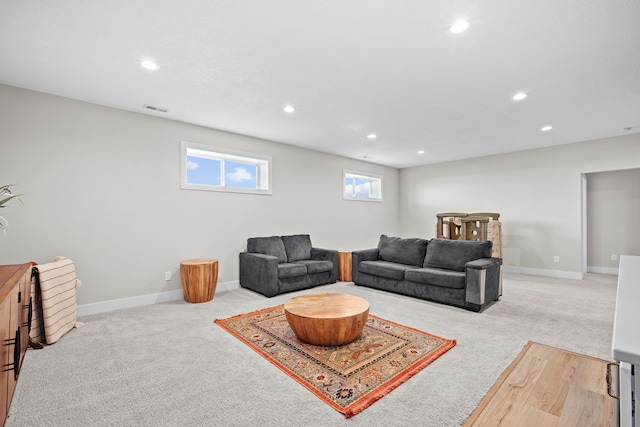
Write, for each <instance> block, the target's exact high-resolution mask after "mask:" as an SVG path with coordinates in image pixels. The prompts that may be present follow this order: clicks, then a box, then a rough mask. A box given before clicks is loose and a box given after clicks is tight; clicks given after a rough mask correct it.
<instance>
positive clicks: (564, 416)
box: [463, 342, 615, 427]
mask: <svg viewBox="0 0 640 427" xmlns="http://www.w3.org/2000/svg"><path fill="white" fill-rule="evenodd" d="M606 374H607V361H605V360H601V359H596V358H593V357H589V356H584V355H581V354H577V353H572V352H569V351H565V350H560V349H557V348H554V347H549V346H546V345H543V344H538V343H534V342H528V343H527V344H526V345H525V346H524V348H523V349H522V351H521V352H520V354H519V355H518V356H517V357H516V358H515V360H514V361H513V362H512V363H511V365H510V366H509V367H508V368H507V369H506V370H505V371H504V372H503V373H502V375H501V376H500V378H498V380H497V381H496V383H495V384H494V385H493V387H491V389H490V390H489V392H488V393H487V395H486V396H485V397H484V398H483V399H482V401H481V402H480V404H479V405H478V407H477V408H476V410H475V411H474V412H473V413H472V414H471V416H470V417H469V418H468V419H467V420H466V421H465V423H464V424H463V426H464V427H471V426H474V427H479V426H492V427H495V426H505V427H506V426H508V427H511V426H518V427H523V426H532V427H534V426H535V427H546V426H554V427H555V426H576V427H578V426H580V427H586V426H594V427H609V426H613V424H614V415H613V411H614V408H615V400H614V399H613V398H612V397H610V396H609V395H608V394H607V384H606Z"/></svg>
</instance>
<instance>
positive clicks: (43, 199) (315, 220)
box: [0, 85, 399, 304]
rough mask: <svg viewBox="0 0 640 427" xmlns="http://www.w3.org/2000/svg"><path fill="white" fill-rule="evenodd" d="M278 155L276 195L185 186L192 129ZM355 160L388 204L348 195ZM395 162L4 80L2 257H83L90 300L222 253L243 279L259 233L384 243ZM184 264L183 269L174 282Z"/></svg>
mask: <svg viewBox="0 0 640 427" xmlns="http://www.w3.org/2000/svg"><path fill="white" fill-rule="evenodd" d="M181 140H187V141H191V142H195V143H201V144H209V145H213V146H220V147H226V148H230V149H234V150H240V151H246V152H251V153H256V154H265V155H270V156H272V157H273V195H272V196H264V195H249V194H236V193H217V192H207V191H190V190H181V189H180V141H181ZM343 168H346V169H351V170H356V171H362V172H369V173H372V174H377V175H382V176H383V177H384V188H383V190H384V198H385V201H384V203H367V202H352V201H343V200H342V170H343ZM398 176H399V173H398V171H397V170H396V169H393V168H388V167H383V166H378V165H373V164H370V163H366V162H361V161H357V160H352V159H347V158H343V157H338V156H334V155H329V154H323V153H318V152H313V151H309V150H304V149H300V148H295V147H292V146H287V145H283V144H277V143H273V142H269V141H264V140H260V139H255V138H250V137H245V136H240V135H235V134H230V133H225V132H221V131H216V130H212V129H208V128H204V127H199V126H193V125H188V124H185V123H179V122H174V121H170V120H166V119H161V118H157V117H153V116H150V115H145V114H136V113H131V112H125V111H121V110H116V109H112V108H107V107H101V106H97V105H93V104H88V103H82V102H78V101H74V100H70V99H65V98H60V97H56V96H51V95H46V94H42V93H37V92H31V91H27V90H22V89H18V88H14V87H9V86H3V85H0V183H3V184H5V183H6V184H8V183H15V182H17V183H19V184H20V185H19V186H18V187H17V189H18V190H19V191H20V192H22V193H24V194H25V195H24V196H23V197H22V199H23V201H24V205H23V206H16V207H11V208H9V209H7V210H5V211H3V213H2V214H3V215H4V216H5V217H6V218H7V219H8V220H9V222H10V227H9V230H8V233H7V237H6V238H5V237H3V236H2V235H0V264H12V263H23V262H27V261H36V262H38V263H45V262H49V261H51V260H53V258H54V257H55V256H57V255H65V256H68V257H70V258H71V259H73V260H74V261H75V263H76V267H77V270H78V277H79V278H80V279H82V282H83V286H82V287H81V288H79V289H78V302H79V304H89V303H96V302H103V301H110V300H114V299H119V298H130V297H137V296H141V295H148V294H155V293H159V292H165V291H172V290H177V289H180V279H179V263H180V260H184V259H189V258H200V257H211V258H217V259H218V260H219V263H220V264H219V268H220V270H219V282H233V281H236V280H237V279H238V253H239V252H240V251H242V250H243V249H244V248H245V245H246V239H247V238H248V237H251V236H267V235H281V234H292V233H309V234H310V235H311V239H312V242H313V244H314V246H318V247H327V248H334V249H345V250H349V249H358V248H365V247H372V246H375V245H376V243H377V240H378V236H379V235H380V234H381V233H388V234H396V233H397V232H398V209H397V207H398V180H399V178H398ZM165 271H172V272H173V279H172V280H171V281H169V282H166V281H165V280H164V272H165Z"/></svg>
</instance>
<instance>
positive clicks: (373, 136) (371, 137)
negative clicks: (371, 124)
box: [367, 133, 378, 139]
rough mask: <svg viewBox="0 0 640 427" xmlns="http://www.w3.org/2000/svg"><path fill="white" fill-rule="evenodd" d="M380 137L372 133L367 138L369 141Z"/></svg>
mask: <svg viewBox="0 0 640 427" xmlns="http://www.w3.org/2000/svg"><path fill="white" fill-rule="evenodd" d="M377 137H378V135H376V134H375V133H370V134H369V135H367V138H369V139H376V138H377Z"/></svg>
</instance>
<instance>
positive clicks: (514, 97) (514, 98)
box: [513, 92, 527, 101]
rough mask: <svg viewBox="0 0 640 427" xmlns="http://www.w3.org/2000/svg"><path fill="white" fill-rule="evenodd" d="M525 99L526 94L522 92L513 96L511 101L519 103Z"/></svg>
mask: <svg viewBox="0 0 640 427" xmlns="http://www.w3.org/2000/svg"><path fill="white" fill-rule="evenodd" d="M526 97H527V94H526V93H524V92H518V93H516V94H515V95H513V100H514V101H521V100H523V99H525V98H526Z"/></svg>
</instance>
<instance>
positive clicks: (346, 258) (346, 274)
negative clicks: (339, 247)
mask: <svg viewBox="0 0 640 427" xmlns="http://www.w3.org/2000/svg"><path fill="white" fill-rule="evenodd" d="M338 261H339V262H338V263H339V264H340V269H339V274H340V275H339V277H338V278H339V279H340V281H341V282H350V281H351V269H352V261H351V251H348V252H347V251H342V252H340V251H339V252H338Z"/></svg>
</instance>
